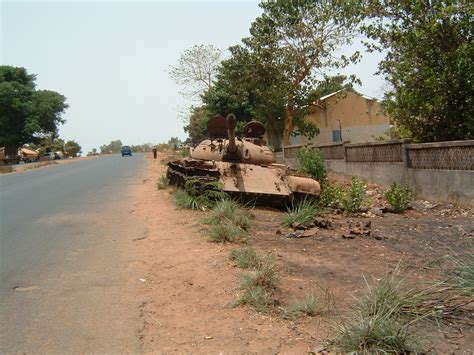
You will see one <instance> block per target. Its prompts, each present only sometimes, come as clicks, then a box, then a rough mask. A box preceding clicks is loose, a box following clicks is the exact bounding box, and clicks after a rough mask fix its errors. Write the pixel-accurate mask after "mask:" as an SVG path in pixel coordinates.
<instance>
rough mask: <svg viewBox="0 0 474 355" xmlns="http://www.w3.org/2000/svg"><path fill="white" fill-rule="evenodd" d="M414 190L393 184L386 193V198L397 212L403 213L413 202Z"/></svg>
mask: <svg viewBox="0 0 474 355" xmlns="http://www.w3.org/2000/svg"><path fill="white" fill-rule="evenodd" d="M413 196H414V194H413V190H412V189H411V188H410V187H409V186H403V185H400V184H397V183H393V184H392V185H391V186H390V188H389V189H388V190H387V191H385V198H386V199H387V201H388V202H389V203H390V204H391V205H392V206H393V208H394V209H395V211H396V212H403V211H405V210H406V209H407V208H408V207H409V206H410V202H411V201H412V200H413Z"/></svg>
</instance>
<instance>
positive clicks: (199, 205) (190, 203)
mask: <svg viewBox="0 0 474 355" xmlns="http://www.w3.org/2000/svg"><path fill="white" fill-rule="evenodd" d="M174 201H175V203H176V206H178V208H182V209H190V210H200V211H206V210H208V209H209V208H211V206H212V202H211V201H210V200H209V199H207V198H206V197H205V196H201V195H197V196H195V195H190V194H189V193H187V192H186V191H184V190H182V189H178V190H176V193H175V194H174Z"/></svg>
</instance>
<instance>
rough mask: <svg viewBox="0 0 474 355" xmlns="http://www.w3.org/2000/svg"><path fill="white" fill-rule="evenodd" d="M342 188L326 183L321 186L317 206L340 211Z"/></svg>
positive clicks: (336, 184)
mask: <svg viewBox="0 0 474 355" xmlns="http://www.w3.org/2000/svg"><path fill="white" fill-rule="evenodd" d="M343 198H344V187H343V186H342V185H341V184H339V183H338V182H336V183H329V182H326V183H325V184H323V185H322V186H321V194H320V195H319V201H318V204H319V206H320V207H321V208H330V209H342V201H343Z"/></svg>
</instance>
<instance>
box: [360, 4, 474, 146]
mask: <svg viewBox="0 0 474 355" xmlns="http://www.w3.org/2000/svg"><path fill="white" fill-rule="evenodd" d="M363 13H364V14H365V15H366V16H367V21H366V23H365V24H364V26H363V30H364V31H365V33H366V34H367V35H368V37H369V38H370V39H372V40H374V41H375V42H371V43H370V44H368V47H369V49H371V50H376V49H377V50H384V51H386V53H387V55H386V58H385V59H384V60H383V61H382V62H381V63H380V65H379V71H380V73H382V74H383V75H385V78H386V79H387V81H388V82H389V83H390V84H391V86H392V90H390V91H389V92H388V93H387V94H386V97H385V99H386V100H385V108H386V110H387V111H388V113H389V114H390V115H391V116H392V117H393V118H394V119H395V120H396V121H397V122H398V123H399V124H400V125H402V126H404V127H406V128H407V129H408V130H409V131H410V132H411V133H412V135H413V138H414V139H415V140H417V141H420V142H426V141H428V142H430V141H445V140H462V139H473V138H474V118H473V117H474V102H473V100H474V99H473V98H474V70H472V68H473V60H474V43H473V41H472V38H473V26H472V2H471V1H468V0H449V1H442V0H434V1H422V0H416V1H397V0H371V1H368V2H367V4H365V7H364V9H363Z"/></svg>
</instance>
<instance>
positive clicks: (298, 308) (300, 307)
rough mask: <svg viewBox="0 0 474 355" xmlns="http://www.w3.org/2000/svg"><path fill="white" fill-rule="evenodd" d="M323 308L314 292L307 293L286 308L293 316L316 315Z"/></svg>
mask: <svg viewBox="0 0 474 355" xmlns="http://www.w3.org/2000/svg"><path fill="white" fill-rule="evenodd" d="M321 310H322V306H321V304H320V301H319V297H317V296H316V295H315V294H314V293H308V294H306V295H305V296H304V297H303V299H301V300H295V301H294V302H293V303H292V304H290V305H289V306H288V308H287V309H286V313H287V314H288V315H290V316H292V317H299V316H302V315H306V316H310V317H314V316H316V315H317V314H319V313H320V312H321Z"/></svg>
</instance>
